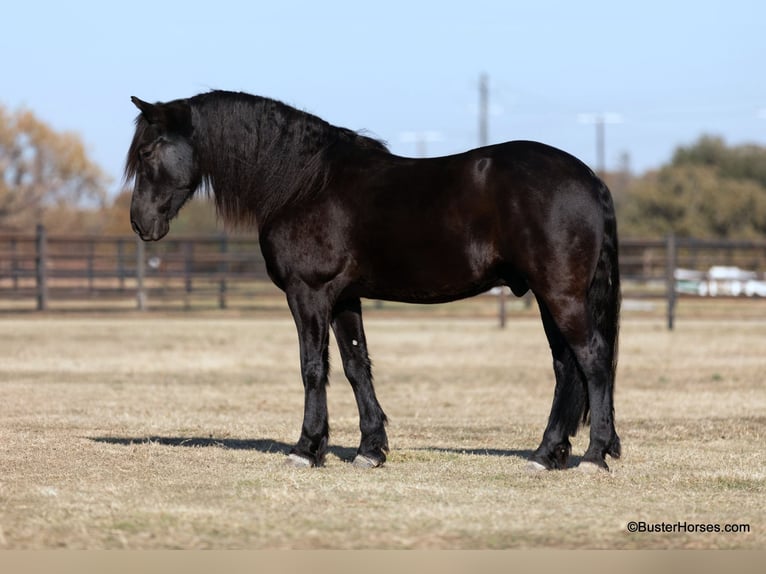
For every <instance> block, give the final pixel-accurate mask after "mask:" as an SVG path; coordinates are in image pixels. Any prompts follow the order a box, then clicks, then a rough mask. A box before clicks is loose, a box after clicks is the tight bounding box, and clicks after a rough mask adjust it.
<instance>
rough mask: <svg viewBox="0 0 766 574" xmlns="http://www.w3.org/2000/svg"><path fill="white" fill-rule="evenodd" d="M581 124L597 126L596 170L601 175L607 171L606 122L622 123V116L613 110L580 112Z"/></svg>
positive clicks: (579, 119) (578, 117) (578, 119)
mask: <svg viewBox="0 0 766 574" xmlns="http://www.w3.org/2000/svg"><path fill="white" fill-rule="evenodd" d="M577 121H578V122H580V123H581V124H594V125H595V126H596V171H597V172H598V174H599V175H600V176H601V177H604V174H605V173H606V128H605V126H606V124H621V123H622V116H621V115H620V114H615V113H613V112H602V113H597V114H593V113H588V114H578V115H577Z"/></svg>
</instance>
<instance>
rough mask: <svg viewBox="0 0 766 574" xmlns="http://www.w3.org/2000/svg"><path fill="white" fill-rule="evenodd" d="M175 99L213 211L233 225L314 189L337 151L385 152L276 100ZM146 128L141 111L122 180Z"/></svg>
mask: <svg viewBox="0 0 766 574" xmlns="http://www.w3.org/2000/svg"><path fill="white" fill-rule="evenodd" d="M181 101H183V102H188V109H189V111H190V115H189V118H188V119H189V121H190V124H191V125H190V126H188V127H189V128H190V129H189V130H188V132H189V133H190V138H191V141H192V145H193V147H194V150H195V153H196V155H197V159H198V161H199V166H200V169H201V174H202V187H204V188H205V189H206V191H208V192H209V193H211V194H212V195H213V197H214V200H215V205H216V209H217V211H218V214H219V216H221V217H222V218H223V219H224V221H226V222H228V223H233V224H235V225H242V226H250V225H253V224H255V223H256V221H257V223H258V224H259V225H262V224H264V223H265V222H266V221H267V220H269V219H270V218H271V217H272V216H273V215H274V214H275V213H277V212H278V211H281V210H282V209H284V208H285V207H287V206H288V205H295V204H296V203H298V202H300V201H303V200H306V199H309V198H311V197H315V196H316V195H317V194H320V193H321V192H322V191H323V190H324V189H325V188H326V187H327V185H328V183H329V181H330V179H331V176H332V168H333V165H334V160H335V159H337V158H339V157H347V156H348V155H349V154H353V153H356V152H359V151H364V152H369V151H376V152H379V153H380V152H382V153H388V149H387V148H386V146H385V144H384V143H382V142H381V141H379V140H376V139H373V138H371V137H368V136H365V135H362V134H360V133H357V132H355V131H352V130H349V129H346V128H342V127H337V126H333V125H332V124H330V123H328V122H326V121H325V120H323V119H321V118H319V117H317V116H314V115H312V114H309V113H307V112H303V111H300V110H298V109H296V108H293V107H291V106H289V105H287V104H284V103H282V102H279V101H277V100H273V99H269V98H264V97H260V96H253V95H250V94H245V93H241V92H227V91H212V92H208V93H205V94H200V95H197V96H194V97H192V98H190V99H188V100H181ZM171 104H173V102H171ZM179 129H181V131H183V129H182V128H180V127H179ZM151 131H152V130H151V126H150V124H149V122H148V121H147V120H146V119H145V118H144V116H143V115H140V116H139V117H138V118H137V120H136V132H135V135H134V138H133V142H132V144H131V146H130V149H129V151H128V158H127V162H126V167H125V175H126V178H127V179H131V178H133V177H134V176H135V175H136V171H137V169H138V163H139V148H140V147H141V145H142V143H145V142H146V139H147V138H149V137H151ZM182 135H187V134H182Z"/></svg>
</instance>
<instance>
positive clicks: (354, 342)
mask: <svg viewBox="0 0 766 574" xmlns="http://www.w3.org/2000/svg"><path fill="white" fill-rule="evenodd" d="M351 344H352V345H354V347H356V346H357V345H359V341H357V340H356V339H351Z"/></svg>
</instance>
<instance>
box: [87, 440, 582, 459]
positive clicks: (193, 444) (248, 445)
mask: <svg viewBox="0 0 766 574" xmlns="http://www.w3.org/2000/svg"><path fill="white" fill-rule="evenodd" d="M88 438H89V439H90V440H92V441H94V442H100V443H105V444H116V445H122V446H131V445H141V444H158V445H162V446H173V447H187V448H204V447H217V448H228V449H232V450H254V451H258V452H264V453H276V454H284V455H287V454H289V453H290V449H291V448H292V447H293V445H291V444H288V443H286V442H282V441H278V440H272V439H267V438H265V439H234V438H214V437H207V438H204V437H173V436H145V437H110V436H106V437H88ZM404 450H412V451H420V452H441V453H448V454H469V455H477V456H498V457H515V458H521V459H524V460H527V459H528V458H529V457H530V456H532V453H533V452H534V451H532V450H517V449H487V448H443V447H420V448H411V449H404ZM328 452H329V453H330V454H333V455H335V456H337V457H338V458H339V459H341V460H345V461H352V460H353V459H354V457H355V456H356V449H355V448H349V447H341V446H331V447H329V448H328ZM580 458H581V457H578V456H572V457H570V459H569V464H570V465H573V464H574V465H576V464H577V463H579V462H580Z"/></svg>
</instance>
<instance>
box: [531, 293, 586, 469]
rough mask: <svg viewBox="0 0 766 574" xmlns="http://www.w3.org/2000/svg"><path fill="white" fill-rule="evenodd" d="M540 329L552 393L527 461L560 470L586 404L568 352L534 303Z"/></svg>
mask: <svg viewBox="0 0 766 574" xmlns="http://www.w3.org/2000/svg"><path fill="white" fill-rule="evenodd" d="M538 302H539V306H540V314H541V315H542V320H543V327H544V328H545V334H546V336H547V337H548V343H549V344H550V347H551V354H552V355H553V371H554V373H555V375H556V390H555V391H554V395H553V405H552V406H551V414H550V417H549V418H548V426H547V427H546V428H545V432H544V433H543V440H542V442H541V443H540V446H539V447H538V448H537V450H536V451H535V452H534V453H533V454H532V456H531V458H530V467H531V468H532V469H563V468H566V466H567V460H568V459H569V454H570V452H571V450H572V445H571V443H570V442H569V437H570V436H574V435H575V433H576V432H577V429H578V427H579V426H580V424H581V422H582V419H583V415H584V413H585V411H586V409H587V404H588V390H587V387H586V385H585V382H584V380H583V377H582V375H581V373H580V372H579V370H578V368H577V359H576V358H575V355H574V353H573V352H572V349H571V348H570V346H569V344H568V343H567V341H566V339H565V338H564V336H563V335H562V333H561V330H560V329H559V328H558V326H557V325H556V322H555V321H554V320H553V318H552V317H551V314H550V312H549V311H548V308H547V307H546V306H545V303H543V302H542V301H540V300H538Z"/></svg>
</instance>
